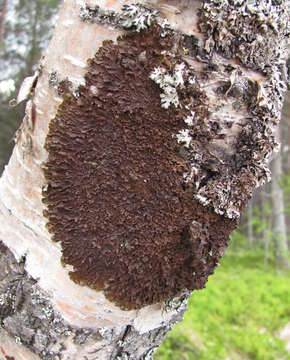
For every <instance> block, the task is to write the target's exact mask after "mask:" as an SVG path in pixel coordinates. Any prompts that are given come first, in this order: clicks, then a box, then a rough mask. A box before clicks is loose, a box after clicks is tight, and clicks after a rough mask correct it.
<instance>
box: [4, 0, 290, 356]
mask: <svg viewBox="0 0 290 360" xmlns="http://www.w3.org/2000/svg"><path fill="white" fill-rule="evenodd" d="M288 35H289V34H288V15H287V10H286V4H285V3H284V2H281V3H280V2H279V3H278V2H273V3H271V4H270V3H268V2H266V1H265V2H264V1H258V2H256V3H255V4H252V3H248V2H246V1H235V2H228V1H225V0H223V1H218V2H217V1H204V2H203V3H200V2H197V1H196V2H195V1H189V2H188V1H174V0H168V1H155V0H152V1H142V2H139V3H138V4H136V3H134V2H133V1H105V0H102V1H98V5H96V2H95V1H87V2H86V1H79V0H78V1H73V0H66V1H65V2H64V3H63V6H62V9H61V12H60V15H59V22H58V25H57V27H56V31H55V35H54V38H53V39H52V42H51V45H50V47H49V49H48V52H47V55H46V57H45V58H44V59H43V61H42V63H41V66H40V68H39V70H38V72H37V74H36V75H35V76H34V77H32V78H29V79H27V80H26V82H25V83H24V86H23V87H22V89H21V91H20V94H19V97H18V101H21V100H23V99H25V98H26V97H27V95H29V96H30V97H31V100H30V101H29V102H28V103H27V110H26V117H25V119H24V122H23V126H22V128H21V129H20V131H19V132H18V135H17V138H16V147H15V150H14V154H13V156H12V158H11V160H10V163H9V166H8V167H7V169H6V171H5V173H4V174H3V177H2V178H1V181H0V199H1V201H0V216H1V218H0V220H1V223H3V226H2V228H0V238H1V239H2V242H3V245H1V249H0V250H1V253H2V255H1V256H2V260H1V261H2V263H3V266H4V274H5V275H4V277H3V278H2V279H0V291H1V294H0V296H1V298H0V299H1V301H0V309H1V311H0V316H1V322H2V323H1V326H2V330H1V335H2V338H1V340H0V345H1V346H0V351H1V352H2V354H3V356H6V359H7V358H8V359H9V357H11V356H14V357H15V359H16V360H18V359H27V357H28V356H29V358H31V359H34V358H35V359H39V358H41V359H67V360H68V359H87V360H88V359H90V360H92V359H132V360H133V359H147V360H148V359H150V358H152V355H153V352H154V350H155V349H156V348H157V346H159V344H160V343H161V341H162V340H163V339H164V337H165V336H166V333H167V332H168V331H169V329H170V328H171V326H172V325H173V324H174V323H175V322H176V321H179V320H180V319H181V318H182V315H183V313H184V311H185V308H186V302H187V299H188V296H189V294H190V291H191V290H193V289H199V288H201V287H203V286H205V283H206V281H207V278H208V276H209V275H210V274H211V273H212V272H213V270H214V267H215V266H216V265H217V264H218V261H219V259H220V257H221V256H222V255H223V252H224V250H225V248H226V245H227V241H228V237H229V234H230V232H231V231H232V230H233V229H234V227H235V226H236V224H237V221H238V218H239V216H240V213H241V211H242V210H243V208H244V207H245V205H246V203H247V201H248V200H249V199H250V197H251V195H252V191H253V189H254V188H255V187H257V186H259V185H261V184H262V183H264V182H265V181H266V180H268V179H269V169H268V165H267V163H268V160H269V157H270V155H271V153H272V151H273V150H274V149H275V148H276V146H277V145H276V142H275V138H274V130H275V126H276V125H277V123H278V121H279V117H280V112H281V106H282V99H283V92H284V91H285V88H286V87H285V81H284V80H285V76H286V72H285V56H286V51H285V48H286V40H287V38H288ZM72 44H73V46H72ZM136 255H137V256H136ZM17 294H18V295H17ZM2 339H3V340H2ZM12 339H15V340H16V344H15V343H14V342H13V341H12ZM28 351H30V354H29V355H27V352H28ZM32 354H34V355H32Z"/></svg>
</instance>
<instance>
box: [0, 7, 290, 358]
mask: <svg viewBox="0 0 290 360" xmlns="http://www.w3.org/2000/svg"><path fill="white" fill-rule="evenodd" d="M133 3H134V1H129V0H128V1H125V0H122V1H113V0H111V1H109V0H100V1H95V0H90V1H87V2H85V1H81V0H65V1H64V2H63V4H62V7H61V9H60V13H59V16H58V21H57V25H56V28H55V32H54V36H53V39H52V40H51V43H50V45H49V47H48V49H47V51H46V53H45V55H44V57H43V59H42V61H41V67H40V70H39V73H38V74H36V77H34V78H30V79H28V80H26V82H25V84H24V86H23V88H22V90H21V91H20V94H19V97H18V101H22V100H24V99H25V98H26V95H27V89H28V90H29V89H30V88H31V87H32V90H31V94H30V97H31V99H30V100H29V101H28V103H27V109H26V117H25V119H24V121H23V125H22V127H21V129H20V131H19V132H18V134H17V140H16V145H15V148H14V151H13V154H12V157H11V159H10V162H9V164H8V166H7V167H6V169H5V171H4V173H3V176H2V178H1V180H0V223H1V227H0V240H1V241H2V242H3V244H4V245H3V246H2V247H3V249H2V251H1V254H2V260H1V264H2V268H1V270H2V272H0V310H1V311H0V315H1V321H2V327H1V328H0V354H1V355H2V356H4V357H5V356H7V359H8V358H9V356H10V358H11V357H13V358H14V359H15V360H20V359H67V360H68V359H78V360H79V359H84V360H88V359H89V360H93V359H102V360H106V359H123V360H125V359H147V360H148V359H150V358H151V357H152V354H153V352H154V350H155V349H156V348H157V347H158V346H159V345H160V343H161V341H162V340H163V339H164V337H165V336H166V333H167V332H168V331H169V330H170V328H171V327H172V325H173V324H174V323H175V322H176V321H179V320H181V318H182V316H183V313H184V311H185V307H186V301H187V297H188V293H189V292H188V291H185V292H184V293H180V294H177V297H176V298H175V299H171V300H170V299H167V300H166V301H163V302H160V303H156V304H152V305H149V306H146V307H143V308H140V309H138V310H130V311H125V310H121V309H120V308H119V307H118V306H117V305H116V304H113V303H112V302H110V301H109V300H107V298H106V297H105V296H104V293H103V292H102V291H99V292H96V291H95V290H92V289H90V288H89V287H87V286H80V285H78V284H76V283H75V282H73V281H72V280H71V279H70V277H69V274H68V273H69V271H70V270H71V269H70V267H69V266H63V265H62V263H61V252H62V249H61V245H60V243H56V242H53V241H52V240H51V237H52V236H51V234H50V233H49V232H48V230H47V228H46V224H47V219H46V218H45V216H44V215H43V211H44V210H45V207H44V204H43V201H42V191H43V189H45V188H46V186H47V181H46V179H45V177H44V173H43V167H42V166H43V164H44V163H45V162H46V161H47V157H48V154H47V152H46V150H45V149H44V144H45V141H46V137H47V134H48V131H49V124H50V122H51V120H52V119H54V118H55V116H56V114H57V111H58V108H59V106H60V104H61V103H62V102H63V98H62V96H60V95H59V94H58V93H57V91H56V89H57V86H58V84H59V83H60V81H61V80H65V79H68V80H69V81H70V82H71V83H72V84H73V86H72V88H71V91H72V92H74V93H75V95H76V93H77V89H78V86H79V85H83V86H85V80H84V76H85V73H86V70H87V60H88V59H91V58H93V57H94V55H95V54H96V52H97V50H98V49H99V48H100V47H101V46H102V45H103V42H104V41H105V40H112V41H113V42H115V43H116V40H117V38H118V37H119V36H120V35H121V34H124V33H125V32H126V30H125V29H124V27H123V28H122V26H119V24H117V26H115V25H116V24H110V23H109V20H106V19H105V20H104V18H103V19H102V21H100V17H98V16H96V18H92V15H91V14H90V12H89V10H90V9H93V8H94V9H96V8H95V6H96V5H98V6H99V7H100V8H101V9H102V11H108V10H111V11H113V12H114V14H115V13H121V12H122V7H123V5H129V4H133ZM139 3H141V4H143V5H146V6H151V7H153V8H156V9H158V10H159V11H160V15H159V17H160V18H162V19H167V20H168V22H169V24H171V25H172V28H173V30H172V29H171V28H170V26H168V25H165V24H166V23H162V24H163V25H160V26H163V27H164V31H173V32H176V33H179V34H186V35H187V36H194V37H195V39H196V41H198V42H199V44H198V46H197V47H198V49H199V50H200V51H201V53H203V54H204V55H202V56H204V58H202V57H201V56H200V54H198V53H197V54H196V53H195V54H194V53H193V52H192V51H190V49H187V48H184V49H183V50H184V54H183V59H184V61H186V63H187V64H188V65H187V66H191V67H192V68H193V69H194V71H195V74H196V75H195V76H196V81H198V82H199V84H200V87H201V89H202V90H203V91H204V93H205V96H206V98H207V100H206V101H207V106H208V110H209V112H210V114H211V115H210V117H209V119H205V121H204V122H205V123H206V126H207V127H208V128H210V127H211V126H212V123H214V122H217V121H219V122H220V124H221V127H222V130H223V133H224V134H223V136H222V137H220V138H216V139H214V140H213V141H212V142H211V144H210V146H209V149H208V151H209V153H211V154H212V155H213V159H220V162H218V163H217V164H215V166H217V167H219V166H225V162H224V158H227V157H230V156H233V155H234V154H235V152H236V143H237V141H238V138H239V136H240V134H241V129H245V131H246V132H247V131H250V130H249V129H248V128H247V126H248V122H249V119H250V121H254V120H255V119H257V118H259V119H263V120H264V122H265V124H266V125H265V126H266V127H265V129H266V130H265V129H263V131H264V130H265V131H268V134H269V136H271V134H272V129H273V128H274V126H275V125H276V124H277V122H278V120H279V116H280V110H281V104H282V94H283V91H284V87H285V85H284V82H283V79H281V72H282V70H283V66H284V65H283V64H284V61H285V52H284V48H285V43H286V30H285V28H286V27H287V24H286V25H285V24H284V22H285V21H286V22H287V19H286V18H287V16H286V15H285V4H281V5H278V4H277V6H276V7H272V8H271V7H269V5H268V4H267V3H262V2H261V3H259V5H258V6H255V5H254V4H250V3H248V4H246V3H244V2H236V3H234V4H231V7H229V4H228V3H227V2H226V1H223V2H221V3H220V4H216V3H214V2H206V3H204V4H202V3H201V2H199V1H174V0H167V1H166V0H162V1H155V0H152V1H139ZM264 7H265V9H266V10H265V9H264V12H263V8H264ZM150 9H151V8H150ZM198 9H202V10H201V15H200V16H198ZM281 9H282V10H281ZM283 9H284V10H283ZM150 11H151V10H150ZM228 11H230V12H231V18H230V19H229V18H228V16H229V14H228V13H227V12H228ZM281 11H282V12H281ZM243 13H244V14H245V16H244V17H243V16H242V14H243ZM265 13H266V14H267V15H264V14H265ZM80 14H82V17H81V16H80ZM218 14H219V15H218ZM258 17H259V21H260V23H261V26H264V27H267V26H269V27H271V36H270V40H271V46H274V47H275V48H274V49H272V48H271V47H270V45H269V44H268V42H267V41H266V42H265V39H266V38H267V36H268V35H267V31H266V32H265V34H264V35H262V34H261V33H259V34H257V39H256V40H255V41H253V42H252V43H251V44H250V42H247V40H245V41H244V43H243V42H242V40H241V39H240V40H241V44H240V47H239V49H236V53H232V52H231V45H232V43H233V42H234V40H235V39H234V35H233V32H234V31H235V30H237V29H238V27H237V26H238V25H237V23H238V22H240V25H239V26H240V28H242V29H243V28H245V29H246V27H247V26H248V28H249V29H250V30H251V27H253V28H254V26H255V25H253V23H252V22H251V21H249V19H250V20H251V19H252V20H254V22H255V19H256V18H258ZM263 17H264V18H263ZM279 17H280V18H279ZM129 20H130V21H132V18H130V19H129ZM137 20H140V19H137ZM141 20H142V19H141ZM243 22H244V23H243ZM217 23H218V24H219V25H218V31H217V32H216V30H215V29H214V26H213V24H217ZM147 25H148V27H149V26H150V24H147ZM147 25H146V26H147ZM240 28H239V30H238V31H241V30H240ZM168 29H169V30H168ZM200 29H201V30H202V32H201V30H200ZM249 29H248V30H245V31H249ZM273 29H274V30H273ZM135 30H136V29H135ZM137 30H138V27H137ZM140 30H142V28H141V29H140ZM145 31H146V30H145ZM242 35H243V34H242ZM237 36H238V35H237ZM270 40H269V41H270ZM192 41H193V40H192ZM192 46H193V45H192ZM251 46H252V47H251ZM237 57H238V58H239V60H237ZM205 63H206V64H208V63H211V64H214V65H215V66H213V67H212V68H211V70H209V69H210V67H209V68H208V69H207V77H206V76H204V74H205V72H204V64H205ZM226 69H229V70H226ZM152 70H154V69H152ZM154 76H155V77H154ZM154 76H153V75H152V80H155V81H156V82H157V83H158V81H159V80H158V78H157V77H156V73H155V75H154ZM174 76H175V78H174V79H175V80H174V81H175V84H174V86H176V89H177V87H178V86H181V85H182V82H183V80H184V78H182V77H183V76H185V75H184V74H182V72H181V78H180V77H179V78H178V76H177V75H176V74H175V75H174ZM37 77H38V81H37ZM170 81H171V82H172V81H173V80H170ZM188 81H190V80H188ZM192 81H194V80H193V79H192ZM159 84H160V83H159ZM250 84H252V85H253V87H254V88H255V89H256V90H253V89H252V90H251V89H250ZM164 86H165V85H164ZM176 89H175V91H176V93H177V92H178V91H177V90H178V89H177V90H176ZM274 90H276V91H277V93H276V94H275V93H274ZM160 91H164V94H162V95H164V96H165V97H166V91H167V90H166V89H165V90H164V88H162V86H161V85H160ZM222 91H223V95H222V96H220V92H222ZM243 97H245V99H246V100H245V101H240V102H239V103H238V104H237V99H239V98H243ZM249 97H253V99H254V100H253V103H252V105H251V106H250V107H249V106H248V105H246V103H247V102H248V101H249V99H248V98H249ZM163 99H164V97H163ZM164 100H165V101H169V106H172V104H173V102H172V104H171V103H170V101H171V100H168V99H164ZM175 101H176V99H175ZM177 106H178V104H177ZM180 107H182V105H180ZM255 114H256V115H255ZM193 118H194V114H190V112H189V116H188V118H186V119H185V120H186V121H185V122H186V124H188V126H192V122H193ZM270 118H271V120H270ZM253 119H254V120H253ZM224 124H228V125H227V126H225V125H224ZM188 134H189V130H187V131H183V132H182V133H180V134H173V138H172V141H176V143H177V144H178V143H183V142H185V144H188V145H187V146H190V143H191V137H190V136H189V135H188ZM188 136H189V139H188ZM257 136H260V137H263V136H264V134H263V135H262V134H260V133H259V131H258V132H257ZM267 136H268V135H267ZM257 141H260V140H259V138H258V140H257ZM261 144H262V143H261ZM245 146H246V145H245ZM261 146H262V145H261ZM273 146H274V143H273V142H272V143H271V141H270V140H269V141H268V138H267V140H265V148H263V146H262V147H261V148H260V149H252V152H251V151H250V155H251V161H252V162H249V163H247V164H246V165H245V167H244V170H242V171H243V172H242V173H241V174H245V179H246V180H245V181H248V182H249V183H250V185H249V186H248V187H246V185H245V190H244V192H242V191H241V189H240V188H239V187H238V185H237V184H238V183H239V176H237V177H235V178H234V177H233V178H232V180H231V181H229V182H228V183H225V182H224V180H219V178H218V180H217V181H216V182H214V183H213V184H212V185H210V184H211V183H210V182H208V183H207V184H209V185H206V186H201V183H205V182H206V181H209V180H208V174H212V173H214V174H216V173H217V172H218V170H216V169H212V168H211V169H208V168H207V170H204V168H202V167H201V165H203V164H202V161H203V159H199V160H195V161H193V164H192V168H191V171H190V172H189V173H186V174H184V177H185V178H186V179H187V181H188V182H192V183H194V184H195V186H196V193H195V198H196V199H197V200H198V201H199V202H200V204H201V205H203V206H207V208H208V209H209V210H208V211H211V209H214V210H215V212H216V213H217V214H219V215H218V216H220V217H221V218H222V219H224V218H225V219H235V218H238V217H239V212H240V211H241V210H242V208H243V207H244V205H245V202H246V200H247V199H248V198H249V197H250V194H251V191H252V187H253V186H254V184H255V185H257V186H258V185H259V184H260V183H261V182H263V181H264V179H265V177H266V176H267V174H268V170H267V167H266V163H267V158H268V156H269V154H270V152H271V150H272V147H273ZM249 149H250V147H249ZM225 154H226V156H225ZM265 158H266V160H265ZM241 161H242V160H241ZM255 161H256V162H255ZM253 164H254V165H253ZM207 166H212V165H208V163H207ZM201 221H202V219H201ZM233 221H234V220H233ZM195 229H196V228H195ZM210 256H211V255H210ZM152 281H154V280H152ZM31 319H33V322H32V321H31ZM1 352H2V353H1Z"/></svg>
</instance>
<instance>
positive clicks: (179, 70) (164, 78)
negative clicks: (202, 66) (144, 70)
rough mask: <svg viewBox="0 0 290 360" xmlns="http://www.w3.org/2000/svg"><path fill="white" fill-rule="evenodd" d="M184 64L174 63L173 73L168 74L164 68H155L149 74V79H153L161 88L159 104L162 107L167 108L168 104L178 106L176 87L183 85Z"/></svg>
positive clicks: (179, 87)
mask: <svg viewBox="0 0 290 360" xmlns="http://www.w3.org/2000/svg"><path fill="white" fill-rule="evenodd" d="M185 71H186V70H185V64H183V63H181V64H177V65H175V68H174V71H173V74H170V73H169V72H168V71H167V70H166V69H163V68H160V67H158V68H155V69H154V71H153V72H151V74H150V79H151V80H153V81H154V82H155V83H156V84H157V85H158V86H159V88H160V89H161V91H162V92H161V94H160V98H161V106H162V107H163V108H164V109H169V107H170V106H174V107H175V108H177V107H179V106H180V101H179V97H178V92H177V90H178V89H181V88H182V87H183V86H184V74H185Z"/></svg>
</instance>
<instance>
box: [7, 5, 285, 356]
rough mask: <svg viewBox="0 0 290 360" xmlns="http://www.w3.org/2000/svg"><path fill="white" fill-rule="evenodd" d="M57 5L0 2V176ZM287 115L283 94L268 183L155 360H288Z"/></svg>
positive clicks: (18, 124) (54, 17) (194, 295)
mask: <svg viewBox="0 0 290 360" xmlns="http://www.w3.org/2000/svg"><path fill="white" fill-rule="evenodd" d="M59 4H60V0H33V1H31V0H0V174H1V173H2V171H3V169H4V167H5V165H6V164H7V162H8V160H9V157H10V155H11V151H12V148H13V145H14V137H15V133H16V131H17V128H18V127H19V126H20V123H21V121H22V118H23V115H24V105H23V104H20V105H18V106H17V107H11V106H10V105H9V104H10V103H11V100H13V99H14V98H15V97H16V96H17V91H18V90H19V87H20V85H21V83H22V81H23V79H24V78H25V77H27V76H31V75H32V74H33V73H34V71H35V70H36V68H37V65H38V62H39V60H40V58H41V55H42V54H43V53H45V49H46V47H47V44H48V41H49V39H50V36H51V33H52V30H53V24H54V23H55V20H56V17H57V10H58V7H59ZM288 70H289V69H288ZM289 114H290V93H289V92H288V93H287V96H286V101H285V104H284V110H283V115H282V121H281V126H280V131H279V133H277V136H278V138H280V143H281V151H280V153H279V154H275V158H274V159H273V161H272V163H271V169H272V177H273V179H272V182H271V183H269V184H267V185H266V186H264V187H263V188H261V189H259V190H258V191H256V193H255V195H254V197H253V199H252V200H251V202H250V204H249V206H248V208H247V210H246V212H245V214H244V215H243V217H242V219H241V223H240V226H239V228H238V230H237V231H235V232H234V233H233V235H232V237H231V241H230V245H229V248H228V250H227V253H226V255H225V256H224V258H223V260H222V262H221V265H220V266H219V268H218V269H217V270H216V272H215V274H214V275H213V276H211V277H210V279H209V282H208V284H207V286H206V289H204V290H202V291H198V292H195V293H194V294H193V295H192V297H191V299H190V302H189V310H188V312H187V313H186V315H185V319H184V321H183V322H182V323H181V324H178V325H177V326H175V328H174V329H173V330H172V332H171V333H170V335H169V337H168V339H167V340H166V342H165V343H164V344H163V345H162V347H161V348H160V350H159V351H158V353H157V355H156V357H155V358H156V359H157V360H193V359H201V360H203V359H204V360H218V359H226V360H241V359H261V360H268V359H269V360H272V359H273V360H278V359H290V285H289V284H290V265H289V264H290V261H289V247H290V201H289V200H290V171H289V170H290V121H289ZM0 226H1V224H0Z"/></svg>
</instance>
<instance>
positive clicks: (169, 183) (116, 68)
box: [43, 25, 236, 309]
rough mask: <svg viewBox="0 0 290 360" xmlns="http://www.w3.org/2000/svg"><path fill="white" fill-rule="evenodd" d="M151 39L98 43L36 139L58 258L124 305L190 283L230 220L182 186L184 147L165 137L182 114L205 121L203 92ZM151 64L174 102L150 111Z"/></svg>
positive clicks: (155, 99) (153, 35)
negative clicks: (169, 86) (169, 83)
mask: <svg viewBox="0 0 290 360" xmlns="http://www.w3.org/2000/svg"><path fill="white" fill-rule="evenodd" d="M161 33H162V29H160V27H159V26H158V25H153V26H152V27H151V28H150V29H149V30H147V31H145V32H140V33H139V34H138V33H132V34H129V35H127V36H124V37H122V38H120V39H118V43H117V44H113V43H112V42H106V43H104V45H103V46H102V47H101V48H100V49H99V51H98V52H97V54H96V56H95V57H94V58H93V59H91V60H90V61H89V64H88V71H87V74H86V76H85V81H86V85H85V86H80V87H79V95H80V96H79V98H76V97H74V96H71V97H67V98H66V99H65V100H64V102H63V104H62V105H61V106H60V108H59V111H58V113H57V115H56V117H55V119H54V120H52V122H51V124H50V130H49V134H48V137H47V140H46V149H47V151H48V161H47V163H46V166H45V176H46V179H47V181H48V186H47V190H46V191H44V194H43V195H44V202H45V204H46V206H47V210H46V212H45V215H46V216H47V217H48V220H49V222H48V228H49V231H50V232H51V233H52V235H53V239H54V240H55V241H59V242H61V245H62V252H63V257H62V261H63V263H64V265H71V266H73V271H71V272H70V276H71V278H72V279H73V280H74V281H76V282H78V283H80V284H83V285H86V286H90V287H91V288H94V289H97V290H103V291H104V293H105V295H106V296H107V297H108V298H109V299H110V300H112V301H114V302H115V303H117V304H118V305H119V306H120V307H122V308H124V309H131V308H140V307H143V306H144V305H147V304H152V303H156V302H159V301H163V300H165V299H170V298H173V297H175V296H177V295H178V294H179V293H180V292H182V291H184V289H190V290H193V289H199V288H202V287H203V286H204V285H205V283H206V280H207V277H208V275H209V274H210V273H212V272H213V269H214V267H215V265H216V264H217V262H218V261H219V259H220V257H221V255H222V254H223V252H224V249H225V247H226V243H227V239H228V236H229V233H230V231H231V230H232V229H233V228H234V227H235V225H236V222H235V221H231V220H228V219H225V218H223V217H221V216H219V215H217V214H215V213H214V211H213V210H209V209H206V208H205V207H204V206H202V205H201V204H200V203H199V202H198V201H196V200H194V198H193V192H192V187H191V186H184V185H185V183H184V173H185V172H188V171H189V168H188V163H187V157H188V155H187V152H188V150H187V149H185V147H184V146H182V144H178V141H177V140H176V139H175V138H174V134H178V133H180V132H181V131H182V130H183V129H184V128H186V127H187V126H188V125H187V124H186V122H185V119H186V118H187V116H188V115H190V114H191V112H190V110H191V111H196V113H197V116H201V114H202V113H203V115H206V110H205V107H204V106H203V105H202V102H203V99H204V100H205V97H204V95H203V93H202V91H201V90H200V89H199V87H198V82H192V81H191V83H190V81H189V80H190V79H192V77H193V74H192V71H191V69H190V67H189V66H188V65H187V64H183V63H182V62H181V59H180V58H179V57H178V56H176V58H174V57H172V56H170V55H168V51H169V50H170V49H171V48H172V46H173V38H172V37H171V36H167V37H163V36H161ZM156 68H162V69H165V71H166V72H168V73H170V72H171V73H172V74H175V80H174V81H175V83H176V84H177V83H178V90H177V91H178V96H179V98H180V101H181V104H182V107H180V108H175V107H174V106H173V107H170V108H169V109H164V108H162V106H161V99H160V88H159V86H158V84H156V83H155V82H154V81H153V80H152V79H151V78H150V74H152V72H154V69H156ZM181 70H182V71H181ZM172 76H173V75H172ZM185 85H186V86H185ZM185 106H186V107H185ZM189 109H190V110H189ZM189 131H191V130H190V129H189Z"/></svg>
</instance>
